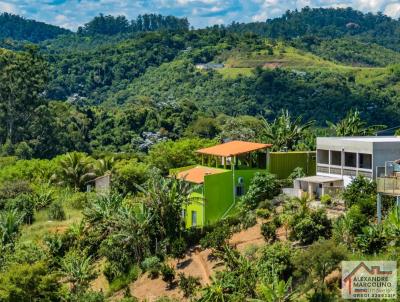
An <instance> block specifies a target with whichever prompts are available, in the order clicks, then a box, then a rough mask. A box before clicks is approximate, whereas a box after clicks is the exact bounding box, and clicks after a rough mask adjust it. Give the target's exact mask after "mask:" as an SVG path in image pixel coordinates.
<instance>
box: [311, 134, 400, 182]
mask: <svg viewBox="0 0 400 302" xmlns="http://www.w3.org/2000/svg"><path fill="white" fill-rule="evenodd" d="M399 158H400V137H394V136H390V137H389V136H372V137H318V138H317V169H316V170H317V175H318V176H328V177H337V178H341V179H343V184H344V186H347V185H348V184H350V183H351V181H352V180H353V179H354V178H355V177H356V176H358V175H362V176H364V177H367V178H370V179H376V178H377V176H380V175H381V174H384V173H385V163H386V162H388V161H393V160H396V159H399Z"/></svg>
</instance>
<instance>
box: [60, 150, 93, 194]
mask: <svg viewBox="0 0 400 302" xmlns="http://www.w3.org/2000/svg"><path fill="white" fill-rule="evenodd" d="M60 166H61V169H60V171H59V173H58V175H56V176H53V178H56V179H58V180H59V184H63V185H68V186H71V187H72V188H74V190H75V191H79V190H82V189H83V188H84V186H85V184H86V183H87V182H88V181H90V180H92V179H94V178H95V177H96V173H94V168H93V165H92V162H91V160H90V158H89V157H87V156H86V155H85V154H83V153H79V152H72V153H68V154H67V155H66V156H65V158H64V159H62V160H61V161H60Z"/></svg>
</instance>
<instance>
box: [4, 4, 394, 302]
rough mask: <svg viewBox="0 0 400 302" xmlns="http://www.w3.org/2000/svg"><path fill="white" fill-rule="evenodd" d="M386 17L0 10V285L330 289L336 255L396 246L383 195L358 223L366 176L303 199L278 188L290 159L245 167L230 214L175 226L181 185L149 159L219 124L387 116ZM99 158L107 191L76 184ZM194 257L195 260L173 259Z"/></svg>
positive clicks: (51, 296) (234, 135)
mask: <svg viewBox="0 0 400 302" xmlns="http://www.w3.org/2000/svg"><path fill="white" fill-rule="evenodd" d="M399 34H400V21H398V20H394V19H391V18H389V17H387V16H384V15H382V14H363V13H361V12H358V11H355V10H353V9H350V8H348V9H310V8H305V9H303V10H301V11H291V12H287V13H286V14H285V15H284V16H282V17H281V18H276V19H272V20H266V21H265V22H258V23H248V24H239V23H233V24H231V25H228V26H213V27H208V28H203V29H193V28H191V27H190V25H189V23H188V21H187V19H186V18H176V17H173V16H160V15H156V14H149V15H142V16H138V17H137V18H136V19H134V20H131V21H129V20H127V19H126V18H125V17H122V16H105V15H100V16H97V17H95V18H94V19H93V20H92V21H90V22H88V23H87V24H84V25H82V26H81V27H80V28H79V29H78V30H77V32H71V31H68V30H64V29H62V28H58V27H55V26H50V25H46V24H43V23H40V22H36V21H32V20H26V19H24V18H21V17H18V16H14V15H10V14H2V15H0V47H1V48H0V302H3V301H5V302H6V301H7V302H14V301H23V302H24V301H29V302H32V301H76V302H78V301H79V302H84V301H85V302H86V301H92V302H103V301H124V302H136V301H138V300H137V299H136V298H135V296H136V295H141V292H140V291H141V290H142V294H143V291H145V292H146V291H147V292H149V287H146V286H143V284H142V283H143V282H150V283H147V285H149V284H150V285H151V286H152V287H150V288H151V290H150V292H151V291H156V290H157V292H159V293H160V294H159V296H163V295H164V294H165V295H167V296H169V298H168V297H167V298H160V297H158V298H159V300H157V301H160V302H161V301H164V302H165V301H175V299H177V300H179V301H203V302H220V301H221V302H223V301H233V302H241V301H268V302H277V301H280V302H286V301H304V302H305V301H321V302H325V301H328V302H329V301H342V300H341V298H340V278H339V277H338V274H340V261H342V260H345V259H349V260H351V259H357V260H358V259H370V260H375V259H391V260H399V259H398V257H399V256H398V255H399V251H400V250H399V246H400V243H399V230H400V213H399V211H398V209H396V208H392V205H393V204H394V202H393V200H392V199H391V198H387V199H384V200H383V211H384V214H385V217H386V218H387V219H385V222H384V223H383V224H381V225H377V224H376V217H375V211H376V204H375V198H376V184H375V183H374V182H370V181H369V180H367V179H365V178H362V177H359V178H357V179H355V180H354V182H353V183H352V185H351V186H349V187H348V188H347V189H346V190H345V191H344V193H343V194H342V195H340V197H337V196H329V195H326V196H323V198H321V201H320V207H319V208H318V209H317V208H313V207H311V206H310V204H309V202H308V200H307V198H287V197H285V196H283V195H279V192H280V190H281V188H283V187H288V186H291V185H292V183H293V179H294V178H296V177H299V176H304V172H303V171H302V170H301V169H295V170H294V171H293V173H292V174H291V175H290V176H289V178H288V179H277V178H276V177H275V176H274V175H271V174H269V173H267V172H265V173H260V174H257V175H256V177H254V179H253V180H252V182H251V184H250V186H249V190H248V191H247V192H245V194H244V196H243V197H242V198H241V200H240V202H238V204H237V205H236V207H235V209H234V211H232V212H233V214H232V215H231V216H228V217H227V218H226V219H223V220H221V221H220V222H218V223H217V224H216V225H211V226H208V227H206V228H204V229H198V228H191V229H187V228H185V226H184V222H183V220H182V217H181V214H182V207H183V206H184V205H185V204H187V203H189V202H190V200H189V199H188V196H190V193H192V192H193V191H194V190H196V189H197V188H194V187H192V186H188V184H187V183H186V182H182V181H178V180H176V179H174V178H171V177H165V176H167V175H168V172H169V170H170V169H172V168H176V167H182V166H189V165H195V164H198V163H200V159H199V158H198V156H197V155H196V154H195V152H194V151H195V150H197V149H199V148H202V147H207V146H210V145H213V144H216V143H217V142H220V141H225V140H247V141H257V142H264V143H272V144H273V147H272V150H273V151H281V150H290V151H295V150H314V148H315V140H316V137H317V136H327V135H336V136H351V135H354V136H358V135H360V136H361V135H376V134H377V133H380V134H383V133H389V134H393V133H394V131H395V130H396V129H397V127H398V126H399V125H400V123H399V120H400V119H399V118H400V99H399V91H400V62H399V59H400V44H399V41H400V39H399ZM385 131H386V132H385ZM110 173H111V174H112V191H111V192H110V194H105V195H104V196H103V195H99V194H96V193H94V192H90V190H89V192H88V188H90V187H91V186H92V185H93V181H94V179H95V178H96V177H99V176H104V175H107V174H110ZM341 202H344V204H342V203H341ZM340 205H342V208H341V207H340ZM338 212H339V214H338ZM254 230H256V232H258V233H259V237H257V239H256V240H257V241H259V242H261V245H260V246H258V247H257V246H254V245H253V244H247V243H246V246H245V247H244V248H242V249H240V248H239V246H240V245H241V244H243V242H241V241H240V240H242V239H243V238H247V236H248V234H249V233H246V232H251V231H254ZM242 232H243V233H242ZM238 234H239V235H238ZM253 235H254V234H253ZM237 237H240V238H239V239H240V240H239V241H238V240H237ZM249 237H251V235H250V236H249ZM252 238H253V237H252ZM235 240H236V241H235ZM193 247H195V248H193ZM188 255H190V257H189V256H188ZM199 255H200V256H199ZM188 257H189V258H188ZM198 257H204V258H202V259H203V261H206V262H207V263H212V264H215V267H216V269H215V270H212V274H213V277H212V278H210V276H206V277H204V278H200V277H195V276H192V275H186V274H184V273H182V272H183V271H184V270H185V268H186V267H189V268H190V267H191V265H195V264H196V262H198V261H200V260H199V258H198ZM204 259H205V260H204ZM204 270H206V269H204ZM206 271H207V270H206ZM178 272H179V274H178ZM136 281H137V282H136ZM141 282H142V283H141ZM138 283H140V284H141V285H142V287H141V288H140V284H138Z"/></svg>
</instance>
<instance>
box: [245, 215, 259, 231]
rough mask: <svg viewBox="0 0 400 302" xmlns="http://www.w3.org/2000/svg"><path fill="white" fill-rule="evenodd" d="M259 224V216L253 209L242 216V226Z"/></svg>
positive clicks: (247, 226)
mask: <svg viewBox="0 0 400 302" xmlns="http://www.w3.org/2000/svg"><path fill="white" fill-rule="evenodd" d="M256 224H257V217H256V214H255V213H254V212H253V211H247V212H246V213H245V214H244V216H243V218H242V228H243V229H248V228H251V227H252V226H255V225H256Z"/></svg>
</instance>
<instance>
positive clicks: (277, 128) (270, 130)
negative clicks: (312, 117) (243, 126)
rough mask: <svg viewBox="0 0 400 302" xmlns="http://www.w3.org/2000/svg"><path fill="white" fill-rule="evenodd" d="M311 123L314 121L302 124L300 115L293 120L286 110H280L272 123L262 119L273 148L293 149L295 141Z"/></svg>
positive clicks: (301, 136)
mask: <svg viewBox="0 0 400 302" xmlns="http://www.w3.org/2000/svg"><path fill="white" fill-rule="evenodd" d="M313 124H314V121H308V122H306V123H304V124H303V123H302V117H301V116H298V117H297V118H296V119H294V120H293V119H292V117H291V115H290V113H289V111H288V110H282V111H281V113H280V115H279V116H278V117H277V118H276V119H275V120H274V121H273V122H272V123H269V122H267V121H266V120H264V127H265V133H266V136H267V140H268V142H270V143H272V144H273V145H274V147H273V148H274V149H275V150H282V149H284V148H287V149H288V150H293V149H294V147H295V145H296V144H297V142H298V141H299V140H301V139H302V138H303V137H304V135H305V132H306V130H307V129H309V128H310V127H311V126H312V125H313Z"/></svg>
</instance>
